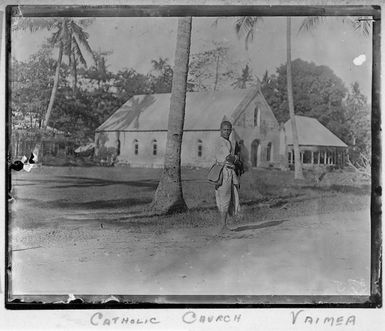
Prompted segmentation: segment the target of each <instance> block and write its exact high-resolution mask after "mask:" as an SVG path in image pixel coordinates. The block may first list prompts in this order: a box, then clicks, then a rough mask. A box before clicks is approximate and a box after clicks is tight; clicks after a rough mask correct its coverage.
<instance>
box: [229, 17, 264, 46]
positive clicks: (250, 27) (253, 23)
mask: <svg viewBox="0 0 385 331" xmlns="http://www.w3.org/2000/svg"><path fill="white" fill-rule="evenodd" d="M259 21H262V18H261V17H257V16H242V17H239V18H238V19H237V20H236V21H235V31H236V33H237V36H238V38H239V39H241V38H245V48H246V49H248V44H249V43H250V42H252V41H253V39H254V33H255V31H256V28H257V23H258V22H259Z"/></svg>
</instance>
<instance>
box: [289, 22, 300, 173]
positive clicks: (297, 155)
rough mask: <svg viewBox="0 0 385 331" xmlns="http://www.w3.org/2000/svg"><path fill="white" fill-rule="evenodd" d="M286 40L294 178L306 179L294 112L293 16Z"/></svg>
mask: <svg viewBox="0 0 385 331" xmlns="http://www.w3.org/2000/svg"><path fill="white" fill-rule="evenodd" d="M286 42H287V52H286V55H287V63H286V69H287V99H288V103H289V113H290V122H291V131H292V139H293V146H294V162H295V164H294V178H295V179H304V177H303V172H302V163H301V157H300V152H299V144H298V132H297V124H296V121H295V113H294V101H293V86H292V74H291V17H287V26H286Z"/></svg>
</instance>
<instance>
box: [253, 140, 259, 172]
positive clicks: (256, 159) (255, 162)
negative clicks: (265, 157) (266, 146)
mask: <svg viewBox="0 0 385 331" xmlns="http://www.w3.org/2000/svg"><path fill="white" fill-rule="evenodd" d="M260 149H261V145H260V143H259V140H258V139H255V140H253V142H252V143H251V166H252V167H253V168H256V167H258V164H259V159H260V155H261V153H260Z"/></svg>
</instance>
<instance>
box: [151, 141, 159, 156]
mask: <svg viewBox="0 0 385 331" xmlns="http://www.w3.org/2000/svg"><path fill="white" fill-rule="evenodd" d="M157 154H158V143H157V141H156V139H154V140H153V141H152V155H157Z"/></svg>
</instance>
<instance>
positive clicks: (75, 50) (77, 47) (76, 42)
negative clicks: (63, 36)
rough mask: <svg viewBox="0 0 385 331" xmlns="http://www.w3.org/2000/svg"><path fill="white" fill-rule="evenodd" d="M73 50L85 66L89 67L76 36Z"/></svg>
mask: <svg viewBox="0 0 385 331" xmlns="http://www.w3.org/2000/svg"><path fill="white" fill-rule="evenodd" d="M73 51H74V52H75V55H76V57H77V58H78V59H79V61H80V63H81V64H82V65H84V66H85V67H87V62H86V60H85V59H84V56H83V53H82V51H81V49H80V47H79V43H78V41H77V39H76V36H74V37H73Z"/></svg>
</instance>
